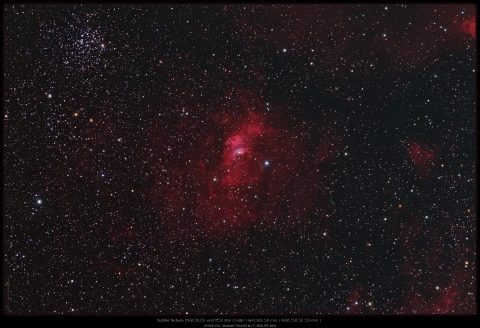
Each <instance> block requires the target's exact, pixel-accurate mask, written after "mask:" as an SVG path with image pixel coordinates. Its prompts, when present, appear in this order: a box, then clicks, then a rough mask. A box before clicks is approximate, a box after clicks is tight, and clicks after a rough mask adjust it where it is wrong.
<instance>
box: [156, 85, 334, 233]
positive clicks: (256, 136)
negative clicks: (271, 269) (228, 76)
mask: <svg viewBox="0 0 480 328" xmlns="http://www.w3.org/2000/svg"><path fill="white" fill-rule="evenodd" d="M232 98H235V99H236V101H235V103H234V105H232V108H221V109H219V110H218V112H216V113H213V114H209V115H203V116H202V113H198V116H197V118H196V119H195V121H193V120H192V121H186V120H184V121H183V122H181V123H177V124H176V127H174V126H172V127H169V128H168V129H155V130H152V132H151V135H152V137H153V140H154V149H155V151H154V152H153V153H154V154H155V156H156V158H155V159H154V164H153V167H152V172H154V179H155V186H154V187H153V188H152V190H151V193H150V198H151V200H152V202H153V204H154V205H155V206H156V207H157V208H158V209H159V210H160V211H161V213H162V214H163V216H164V219H163V220H162V222H160V223H159V226H161V227H162V230H164V231H165V232H166V234H167V235H172V236H175V235H177V236H178V237H179V238H180V237H181V236H183V237H181V239H183V240H185V238H184V237H185V235H191V236H196V237H198V236H202V237H205V236H231V235H233V236H237V235H240V234H242V233H244V232H246V231H247V230H248V229H250V228H251V227H254V229H259V230H261V231H263V230H265V229H268V228H270V227H272V226H273V225H275V224H277V225H284V226H285V227H287V229H286V230H285V231H289V233H293V231H294V230H295V228H299V229H302V227H304V226H305V224H306V223H304V222H303V221H306V220H305V217H307V216H308V215H309V213H311V211H312V208H313V206H314V204H315V206H317V207H318V206H319V202H320V203H321V199H323V198H322V195H323V194H322V193H323V192H326V191H325V190H327V188H325V186H326V183H327V179H326V175H325V172H323V171H322V170H321V165H322V164H323V163H325V162H326V161H328V160H331V159H333V158H334V156H331V155H332V154H333V153H334V149H335V146H336V145H337V146H338V144H339V143H338V142H337V141H336V138H334V136H333V133H332V131H329V129H328V128H326V129H325V131H324V134H323V135H322V134H321V133H320V136H319V135H316V137H313V138H314V140H319V141H315V142H312V136H311V135H310V134H309V131H308V129H306V128H305V125H299V124H296V123H292V120H291V116H289V114H288V110H287V109H284V108H279V107H274V105H273V104H270V108H271V111H267V109H266V107H265V104H264V103H263V101H262V98H261V97H259V96H258V95H256V94H254V93H253V92H250V91H247V90H235V92H234V94H232ZM189 111H190V110H189ZM192 111H194V109H192ZM273 113H275V114H273ZM199 122H203V123H205V124H203V125H200V124H199ZM326 124H327V122H326ZM157 126H158V125H157ZM169 134H170V135H169ZM177 135H179V136H183V138H182V139H179V138H176V137H175V136H177ZM326 143H328V144H326ZM319 199H320V201H319ZM302 220H303V221H302ZM196 237H195V238H196Z"/></svg>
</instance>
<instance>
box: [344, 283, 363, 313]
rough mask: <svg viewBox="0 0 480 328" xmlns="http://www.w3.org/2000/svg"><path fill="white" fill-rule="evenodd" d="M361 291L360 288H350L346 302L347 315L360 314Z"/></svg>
mask: <svg viewBox="0 0 480 328" xmlns="http://www.w3.org/2000/svg"><path fill="white" fill-rule="evenodd" d="M361 294H362V289H361V288H360V287H354V288H352V293H351V294H350V297H349V299H348V302H347V310H346V311H347V313H348V314H358V313H362V308H363V306H362V305H363V304H362V302H363V300H362V298H361Z"/></svg>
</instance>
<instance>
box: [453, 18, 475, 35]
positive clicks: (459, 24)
mask: <svg viewBox="0 0 480 328" xmlns="http://www.w3.org/2000/svg"><path fill="white" fill-rule="evenodd" d="M463 18H464V17H463V16H462V17H459V16H458V15H457V16H455V17H454V18H453V29H454V31H455V32H456V33H460V34H466V35H468V36H470V37H471V38H473V39H475V38H476V37H477V32H476V27H477V17H476V15H471V16H467V18H466V19H463Z"/></svg>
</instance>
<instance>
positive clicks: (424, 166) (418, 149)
mask: <svg viewBox="0 0 480 328" xmlns="http://www.w3.org/2000/svg"><path fill="white" fill-rule="evenodd" d="M406 151H407V154H408V156H409V157H410V161H411V163H412V165H413V167H414V168H415V169H416V171H417V174H418V175H419V177H420V178H421V179H427V178H429V177H430V171H431V170H432V168H433V166H434V163H435V158H436V154H435V151H433V150H432V148H431V147H430V146H429V145H428V144H426V143H421V142H416V141H414V142H411V143H410V144H409V145H408V146H407V149H406Z"/></svg>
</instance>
